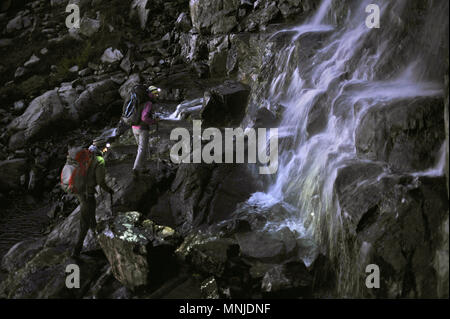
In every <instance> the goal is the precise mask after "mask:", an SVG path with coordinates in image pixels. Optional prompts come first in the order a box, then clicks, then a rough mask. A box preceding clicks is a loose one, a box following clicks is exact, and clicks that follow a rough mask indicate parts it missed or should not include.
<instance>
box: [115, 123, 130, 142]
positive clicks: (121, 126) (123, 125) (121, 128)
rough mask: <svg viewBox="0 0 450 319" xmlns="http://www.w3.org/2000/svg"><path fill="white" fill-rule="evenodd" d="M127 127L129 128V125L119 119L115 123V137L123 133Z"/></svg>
mask: <svg viewBox="0 0 450 319" xmlns="http://www.w3.org/2000/svg"><path fill="white" fill-rule="evenodd" d="M129 128H130V126H129V125H128V124H126V123H125V122H124V121H122V120H120V121H119V123H118V124H117V135H116V138H117V137H119V136H122V135H123V133H125V132H126V131H127V130H128V129H129Z"/></svg>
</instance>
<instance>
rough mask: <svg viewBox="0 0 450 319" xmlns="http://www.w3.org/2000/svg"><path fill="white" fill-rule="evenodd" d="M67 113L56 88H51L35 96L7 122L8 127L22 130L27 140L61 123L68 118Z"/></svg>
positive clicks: (13, 129)
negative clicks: (19, 113) (21, 112)
mask: <svg viewBox="0 0 450 319" xmlns="http://www.w3.org/2000/svg"><path fill="white" fill-rule="evenodd" d="M68 113H69V112H67V111H66V109H65V107H64V105H63V103H62V101H61V99H60V97H59V95H58V92H57V90H56V89H55V90H51V91H48V92H46V93H44V94H43V95H41V96H39V97H37V98H35V99H34V100H33V101H32V102H31V103H30V105H29V106H28V108H27V110H26V111H25V112H24V113H23V114H22V115H21V116H19V117H17V118H16V119H14V120H13V121H12V122H11V123H10V124H9V126H8V129H9V130H12V131H22V130H23V131H24V139H25V140H26V141H28V140H30V139H32V138H35V137H36V136H38V135H39V134H43V133H45V131H46V130H47V129H49V128H50V127H51V126H52V125H58V124H63V123H64V122H65V121H66V120H67V119H68ZM12 146H13V145H12Z"/></svg>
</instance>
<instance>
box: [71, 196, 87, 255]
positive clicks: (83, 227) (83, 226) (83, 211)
mask: <svg viewBox="0 0 450 319" xmlns="http://www.w3.org/2000/svg"><path fill="white" fill-rule="evenodd" d="M77 197H78V200H79V201H80V232H79V234H78V241H77V243H76V245H75V249H74V250H73V255H74V256H79V255H80V253H81V250H82V249H83V242H84V238H85V237H86V234H87V232H88V230H89V218H88V217H89V214H88V210H89V205H88V201H87V199H86V197H85V196H77Z"/></svg>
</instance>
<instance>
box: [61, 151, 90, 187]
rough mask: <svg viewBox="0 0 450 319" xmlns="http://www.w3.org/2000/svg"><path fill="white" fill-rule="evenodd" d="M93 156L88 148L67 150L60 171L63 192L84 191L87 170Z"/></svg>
mask: <svg viewBox="0 0 450 319" xmlns="http://www.w3.org/2000/svg"><path fill="white" fill-rule="evenodd" d="M94 157H95V156H94V154H92V153H91V152H90V151H89V150H87V149H84V148H81V147H77V148H72V149H70V150H69V155H68V156H67V162H66V165H64V168H63V170H62V172H61V187H62V188H63V190H64V191H65V192H67V193H71V194H82V193H83V192H86V190H87V181H88V171H89V168H90V167H91V165H92V163H93V160H94Z"/></svg>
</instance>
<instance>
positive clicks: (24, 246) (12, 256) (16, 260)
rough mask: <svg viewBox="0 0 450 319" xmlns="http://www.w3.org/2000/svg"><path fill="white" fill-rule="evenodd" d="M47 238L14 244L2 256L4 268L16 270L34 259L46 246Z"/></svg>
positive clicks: (9, 270) (11, 270) (10, 270)
mask: <svg viewBox="0 0 450 319" xmlns="http://www.w3.org/2000/svg"><path fill="white" fill-rule="evenodd" d="M44 243H45V239H44V238H40V239H38V240H35V239H28V240H24V241H21V242H19V243H17V244H15V245H14V246H12V247H11V248H10V249H9V251H8V252H7V253H6V254H5V255H4V256H3V258H2V264H1V266H2V268H3V269H5V270H6V271H8V272H14V271H16V270H18V269H20V268H22V267H23V266H25V264H26V263H27V262H28V261H29V260H30V259H32V258H33V257H34V256H35V255H36V254H37V253H38V252H39V251H40V250H41V249H42V247H43V246H44Z"/></svg>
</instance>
